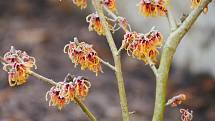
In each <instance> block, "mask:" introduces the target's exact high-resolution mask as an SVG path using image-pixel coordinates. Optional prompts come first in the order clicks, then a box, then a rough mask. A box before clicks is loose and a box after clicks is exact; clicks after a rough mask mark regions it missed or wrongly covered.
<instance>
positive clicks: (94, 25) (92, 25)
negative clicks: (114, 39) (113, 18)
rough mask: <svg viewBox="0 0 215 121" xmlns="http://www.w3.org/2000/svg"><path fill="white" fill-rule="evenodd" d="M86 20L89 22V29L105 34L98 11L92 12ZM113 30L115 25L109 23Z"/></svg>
mask: <svg viewBox="0 0 215 121" xmlns="http://www.w3.org/2000/svg"><path fill="white" fill-rule="evenodd" d="M86 21H87V22H88V23H89V27H88V29H89V31H93V30H94V31H96V32H97V34H98V35H103V36H105V30H104V27H103V26H102V23H101V21H100V18H99V16H98V14H97V13H92V14H90V15H88V16H87V17H86ZM108 25H109V28H110V30H111V31H113V32H114V27H113V26H112V25H111V24H108Z"/></svg>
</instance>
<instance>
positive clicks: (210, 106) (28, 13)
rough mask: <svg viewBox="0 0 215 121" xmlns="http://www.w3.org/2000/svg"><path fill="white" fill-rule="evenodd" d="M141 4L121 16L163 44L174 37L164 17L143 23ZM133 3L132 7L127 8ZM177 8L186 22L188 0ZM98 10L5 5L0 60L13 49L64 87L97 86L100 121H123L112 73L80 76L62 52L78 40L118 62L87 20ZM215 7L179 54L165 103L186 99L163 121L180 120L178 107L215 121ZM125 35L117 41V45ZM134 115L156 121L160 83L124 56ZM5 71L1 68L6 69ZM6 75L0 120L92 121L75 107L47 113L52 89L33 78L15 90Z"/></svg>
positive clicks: (124, 5) (93, 106)
mask: <svg viewBox="0 0 215 121" xmlns="http://www.w3.org/2000/svg"><path fill="white" fill-rule="evenodd" d="M138 2H139V0H118V1H117V7H118V12H119V14H120V15H121V16H124V17H126V18H127V19H128V21H129V23H130V24H131V27H132V30H135V31H138V32H142V33H146V32H148V31H149V30H150V29H151V27H152V26H156V27H157V29H158V30H159V31H161V32H162V33H163V34H164V36H165V38H167V36H168V33H169V25H168V21H167V19H166V18H165V17H157V18H145V17H143V16H141V15H140V14H139V13H138V9H137V7H136V4H137V3H138ZM128 3H129V4H128ZM171 4H172V6H171V7H172V10H173V13H174V14H175V17H176V18H177V21H178V22H180V19H179V18H180V17H181V16H182V14H183V13H185V14H188V13H189V12H190V11H191V9H190V5H191V3H190V0H186V1H182V0H172V3H171ZM91 12H94V9H93V8H92V6H91V3H90V0H89V7H88V9H85V10H80V9H79V8H77V7H76V6H75V5H73V4H72V0H63V1H62V2H59V1H58V0H1V1H0V54H1V56H3V54H4V53H5V52H7V51H8V50H9V49H10V46H12V45H13V46H15V47H16V49H21V50H25V51H27V52H28V53H29V55H31V56H34V57H35V58H36V61H37V62H36V64H37V66H38V69H37V70H36V72H38V73H40V74H42V75H44V76H46V77H49V78H51V79H54V80H56V81H63V79H64V77H65V76H66V75H67V73H71V74H74V75H77V76H78V75H82V76H85V77H87V78H88V79H90V80H91V83H92V88H91V89H90V94H89V96H88V97H87V98H86V100H85V101H84V103H85V104H86V105H87V106H88V107H89V109H90V110H91V111H92V113H93V114H94V115H95V116H96V117H97V118H98V120H99V121H121V111H120V105H119V96H118V90H117V85H116V79H115V77H114V73H113V72H112V71H111V70H110V69H109V68H107V67H106V66H103V70H104V73H103V74H99V75H98V76H97V77H96V76H95V74H94V73H93V72H90V71H81V70H80V68H79V66H78V67H77V68H74V65H73V64H72V63H71V61H70V60H69V58H68V56H67V55H66V54H64V53H63V48H64V45H66V44H67V43H68V42H69V41H72V40H73V37H74V36H77V37H78V38H79V40H83V41H85V42H88V43H91V44H93V45H94V48H95V50H97V52H98V54H99V56H100V57H101V58H103V59H104V60H107V61H109V62H110V63H113V59H112V55H111V52H110V49H109V47H108V44H107V42H106V39H105V37H102V36H98V35H97V34H96V33H95V32H89V31H88V24H87V23H86V21H85V17H86V16H87V15H88V14H90V13H91ZM214 12H215V3H214V1H213V3H211V4H210V5H209V12H208V13H207V14H202V15H201V16H200V17H199V19H198V20H197V22H196V23H195V24H194V26H193V27H192V29H191V31H189V32H188V34H187V35H186V36H185V37H184V39H183V41H182V42H181V44H180V45H179V47H178V49H177V53H176V55H175V56H174V62H173V64H172V68H171V72H170V77H169V81H168V90H167V93H168V94H167V98H168V99H169V98H171V97H173V96H175V95H177V94H180V93H184V94H186V95H187V96H188V100H187V101H186V102H185V103H183V104H182V105H181V106H179V107H177V108H171V107H167V110H166V114H165V121H180V113H179V109H180V108H185V109H187V108H188V109H190V110H193V111H194V119H193V121H214V120H215V103H214V102H215V63H214V62H215V56H214V53H215V41H214V40H215V14H214ZM122 37H123V32H122V31H121V30H120V31H117V32H116V33H115V34H114V39H115V42H116V44H117V46H118V47H119V46H120V44H121V40H122ZM122 64H123V74H124V78H125V83H126V91H127V98H128V103H129V110H130V111H135V114H133V115H132V116H131V121H150V120H151V118H152V115H153V108H154V96H155V78H154V76H153V73H152V71H151V70H150V68H149V67H148V66H145V65H144V63H143V62H141V61H139V60H136V59H133V58H132V57H129V56H127V54H126V52H123V55H122ZM1 67H2V65H1ZM7 80H8V79H7V73H6V72H4V71H3V70H2V69H0V121H88V118H87V117H86V115H85V114H84V113H83V112H82V110H81V109H80V108H79V107H78V106H77V105H76V104H70V105H68V106H66V107H65V108H64V109H63V110H61V111H59V110H57V109H56V108H55V107H49V106H48V102H46V101H45V94H46V92H47V91H48V90H49V89H50V85H48V84H46V83H44V82H41V81H39V80H37V79H35V78H34V77H30V78H29V79H28V82H27V83H26V84H24V85H22V86H18V87H9V84H8V81H7Z"/></svg>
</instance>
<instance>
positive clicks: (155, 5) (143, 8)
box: [137, 0, 168, 17]
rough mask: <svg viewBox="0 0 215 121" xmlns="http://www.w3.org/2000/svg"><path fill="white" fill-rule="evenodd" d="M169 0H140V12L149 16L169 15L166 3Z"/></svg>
mask: <svg viewBox="0 0 215 121" xmlns="http://www.w3.org/2000/svg"><path fill="white" fill-rule="evenodd" d="M167 4H168V0H140V2H139V3H138V5H137V6H138V7H139V12H140V13H141V14H142V15H144V16H146V17H148V16H165V15H167V8H166V5H167Z"/></svg>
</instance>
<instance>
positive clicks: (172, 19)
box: [167, 6, 178, 32]
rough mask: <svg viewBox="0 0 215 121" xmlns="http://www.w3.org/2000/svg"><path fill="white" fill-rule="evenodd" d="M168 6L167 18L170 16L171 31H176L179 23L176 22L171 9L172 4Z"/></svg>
mask: <svg viewBox="0 0 215 121" xmlns="http://www.w3.org/2000/svg"><path fill="white" fill-rule="evenodd" d="M167 7H168V8H167V9H168V11H167V18H168V21H169V26H170V30H171V32H173V31H175V30H176V29H177V27H178V26H177V24H176V21H175V18H174V16H173V14H172V11H171V9H170V6H167Z"/></svg>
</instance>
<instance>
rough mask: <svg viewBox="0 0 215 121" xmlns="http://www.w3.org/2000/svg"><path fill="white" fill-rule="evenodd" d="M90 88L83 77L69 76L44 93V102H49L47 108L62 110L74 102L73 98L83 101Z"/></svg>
mask: <svg viewBox="0 0 215 121" xmlns="http://www.w3.org/2000/svg"><path fill="white" fill-rule="evenodd" d="M90 86H91V84H90V82H89V81H88V80H87V79H85V78H84V77H82V76H78V77H74V78H73V77H71V75H70V74H69V75H67V77H66V78H65V79H64V81H63V82H58V83H57V85H55V86H53V87H52V88H51V89H50V90H49V91H48V92H47V93H46V101H48V100H49V106H56V107H57V108H58V109H62V108H63V107H64V106H65V105H67V104H69V103H70V102H72V101H74V98H75V97H78V98H82V99H84V98H85V97H86V96H87V95H88V92H89V88H90ZM48 98H50V99H48Z"/></svg>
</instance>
